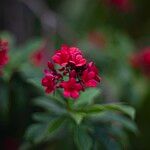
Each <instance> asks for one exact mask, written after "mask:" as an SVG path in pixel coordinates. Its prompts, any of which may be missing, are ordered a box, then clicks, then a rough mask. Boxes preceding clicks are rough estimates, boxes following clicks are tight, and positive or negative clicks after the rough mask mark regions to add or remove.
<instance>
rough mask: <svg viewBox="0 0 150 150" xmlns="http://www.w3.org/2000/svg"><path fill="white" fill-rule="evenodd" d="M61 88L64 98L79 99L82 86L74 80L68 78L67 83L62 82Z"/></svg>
mask: <svg viewBox="0 0 150 150" xmlns="http://www.w3.org/2000/svg"><path fill="white" fill-rule="evenodd" d="M61 86H62V87H63V88H64V96H65V97H72V98H74V99H76V98H78V97H79V91H80V90H81V89H82V86H81V85H80V83H77V82H76V80H75V78H70V79H69V81H66V82H62V83H61Z"/></svg>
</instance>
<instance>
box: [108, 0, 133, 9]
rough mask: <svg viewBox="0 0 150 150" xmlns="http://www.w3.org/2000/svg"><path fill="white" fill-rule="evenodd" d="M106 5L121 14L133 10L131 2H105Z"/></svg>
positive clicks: (126, 0)
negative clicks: (114, 8)
mask: <svg viewBox="0 0 150 150" xmlns="http://www.w3.org/2000/svg"><path fill="white" fill-rule="evenodd" d="M107 3H108V4H109V5H110V6H114V7H116V8H117V9H118V10H120V11H123V12H128V11H130V10H132V9H133V3H132V0H107Z"/></svg>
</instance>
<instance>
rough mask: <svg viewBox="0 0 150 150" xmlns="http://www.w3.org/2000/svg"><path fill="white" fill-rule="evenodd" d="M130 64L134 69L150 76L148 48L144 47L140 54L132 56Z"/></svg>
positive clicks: (149, 48) (149, 51)
mask: <svg viewBox="0 0 150 150" xmlns="http://www.w3.org/2000/svg"><path fill="white" fill-rule="evenodd" d="M131 64H132V66H133V67H134V68H136V69H139V70H141V71H142V72H143V73H144V74H146V75H147V76H150V47H146V48H144V49H143V50H142V51H141V52H139V53H137V54H134V55H133V56H132V57H131Z"/></svg>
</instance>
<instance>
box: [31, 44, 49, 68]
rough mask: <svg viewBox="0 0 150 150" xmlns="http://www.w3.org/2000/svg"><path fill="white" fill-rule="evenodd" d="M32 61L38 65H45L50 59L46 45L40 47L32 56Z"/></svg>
mask: <svg viewBox="0 0 150 150" xmlns="http://www.w3.org/2000/svg"><path fill="white" fill-rule="evenodd" d="M30 60H31V63H32V64H33V65H34V66H36V67H39V66H45V64H46V63H47V60H48V51H47V49H46V48H45V47H42V48H39V49H38V50H37V51H35V52H33V53H32V54H31V56H30Z"/></svg>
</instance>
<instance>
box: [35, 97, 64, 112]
mask: <svg viewBox="0 0 150 150" xmlns="http://www.w3.org/2000/svg"><path fill="white" fill-rule="evenodd" d="M56 102H57V101H56ZM34 103H35V104H36V105H38V106H40V107H43V108H44V109H46V110H48V111H49V112H52V113H55V114H58V115H62V114H65V113H66V110H65V109H64V108H63V107H60V105H58V104H57V103H55V102H54V101H52V100H51V99H48V98H46V97H39V98H37V99H35V101H34Z"/></svg>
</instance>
